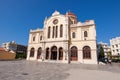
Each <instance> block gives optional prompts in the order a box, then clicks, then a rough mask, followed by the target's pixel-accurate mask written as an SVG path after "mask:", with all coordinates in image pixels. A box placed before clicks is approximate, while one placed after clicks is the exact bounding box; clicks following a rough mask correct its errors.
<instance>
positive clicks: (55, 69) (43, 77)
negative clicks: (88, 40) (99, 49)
mask: <svg viewBox="0 0 120 80" xmlns="http://www.w3.org/2000/svg"><path fill="white" fill-rule="evenodd" d="M70 69H83V70H84V69H85V70H98V71H109V72H113V73H120V64H112V65H109V64H108V65H88V64H63V63H48V62H37V61H26V60H17V61H0V80H65V79H66V78H67V77H68V76H70V74H69V73H66V72H67V71H69V70H70Z"/></svg>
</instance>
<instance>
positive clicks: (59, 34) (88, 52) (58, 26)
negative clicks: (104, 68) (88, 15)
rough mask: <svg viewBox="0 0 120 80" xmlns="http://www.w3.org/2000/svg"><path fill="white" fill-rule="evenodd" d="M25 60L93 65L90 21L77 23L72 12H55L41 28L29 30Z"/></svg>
mask: <svg viewBox="0 0 120 80" xmlns="http://www.w3.org/2000/svg"><path fill="white" fill-rule="evenodd" d="M27 60H35V61H40V62H53V63H54V62H58V63H82V64H97V63H98V61H97V48H96V25H95V22H94V20H87V21H85V22H79V21H78V20H77V16H76V15H75V14H74V13H72V12H67V13H66V14H60V12H58V11H55V12H54V13H52V15H51V16H50V17H48V18H45V20H44V25H43V28H42V29H40V28H38V29H36V30H30V33H29V42H28V50H27Z"/></svg>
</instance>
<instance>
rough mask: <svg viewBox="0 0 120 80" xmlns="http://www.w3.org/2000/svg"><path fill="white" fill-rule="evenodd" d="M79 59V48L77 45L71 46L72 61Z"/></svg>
mask: <svg viewBox="0 0 120 80" xmlns="http://www.w3.org/2000/svg"><path fill="white" fill-rule="evenodd" d="M77 60H78V50H77V47H76V46H73V47H71V61H77Z"/></svg>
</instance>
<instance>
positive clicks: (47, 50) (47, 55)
mask: <svg viewBox="0 0 120 80" xmlns="http://www.w3.org/2000/svg"><path fill="white" fill-rule="evenodd" d="M45 59H49V48H46V57H45Z"/></svg>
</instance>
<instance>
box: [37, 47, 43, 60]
mask: <svg viewBox="0 0 120 80" xmlns="http://www.w3.org/2000/svg"><path fill="white" fill-rule="evenodd" d="M41 53H42V48H41V47H39V48H38V50H37V59H40V56H41Z"/></svg>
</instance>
